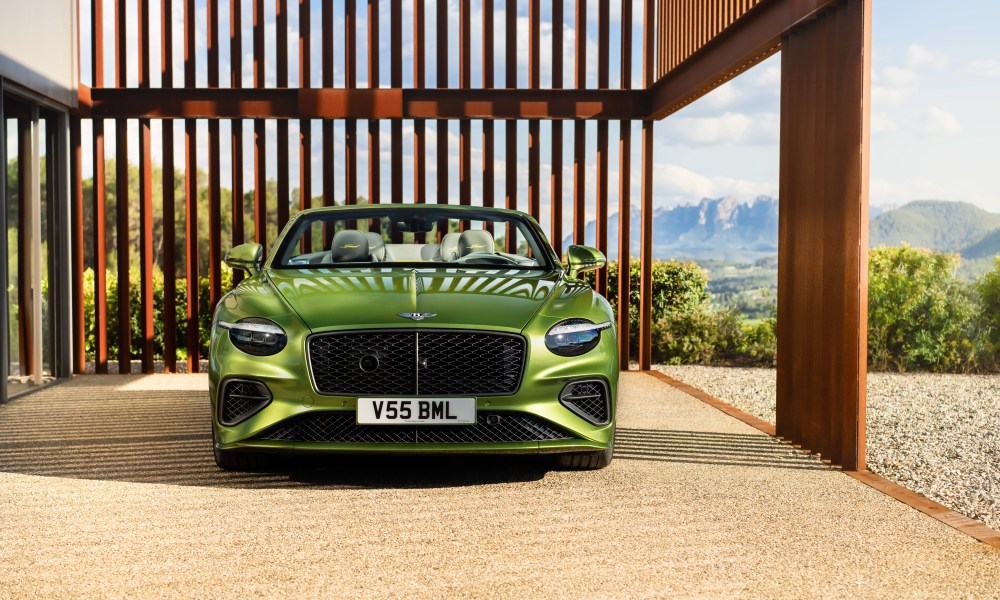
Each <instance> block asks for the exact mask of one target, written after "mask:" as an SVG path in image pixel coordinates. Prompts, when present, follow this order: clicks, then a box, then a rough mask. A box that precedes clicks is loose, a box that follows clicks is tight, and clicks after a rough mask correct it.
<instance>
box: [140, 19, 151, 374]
mask: <svg viewBox="0 0 1000 600" xmlns="http://www.w3.org/2000/svg"><path fill="white" fill-rule="evenodd" d="M137 17H138V21H139V44H138V46H139V55H138V59H139V61H138V62H139V87H149V0H139V12H138V15H137ZM139 154H140V159H139V290H140V294H139V298H140V308H141V310H140V315H141V317H140V329H141V332H142V372H143V373H152V372H153V358H154V357H153V335H154V332H153V329H154V323H155V322H154V320H153V159H152V134H151V132H150V124H149V119H140V120H139Z"/></svg>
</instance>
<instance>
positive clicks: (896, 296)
mask: <svg viewBox="0 0 1000 600" xmlns="http://www.w3.org/2000/svg"><path fill="white" fill-rule="evenodd" d="M958 263H959V257H958V255H955V254H945V253H941V252H933V251H930V250H922V249H917V248H911V247H910V246H907V245H903V246H900V247H882V248H875V249H873V250H872V251H871V252H870V254H869V277H868V291H869V296H868V361H869V363H870V364H871V366H872V367H873V368H874V369H877V370H888V369H891V370H898V371H910V370H931V371H968V370H973V369H975V368H977V366H978V365H977V356H978V354H979V353H978V351H977V341H976V339H975V338H976V331H975V328H974V317H975V315H976V308H977V307H976V299H975V297H974V295H973V293H972V291H973V290H972V289H971V288H970V286H968V285H966V284H963V283H962V282H961V281H960V280H959V279H958V278H957V277H956V275H955V271H956V269H957V268H958Z"/></svg>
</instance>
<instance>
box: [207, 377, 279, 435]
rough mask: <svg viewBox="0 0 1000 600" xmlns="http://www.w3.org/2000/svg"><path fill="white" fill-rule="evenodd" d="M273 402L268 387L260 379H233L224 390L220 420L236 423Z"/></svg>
mask: <svg viewBox="0 0 1000 600" xmlns="http://www.w3.org/2000/svg"><path fill="white" fill-rule="evenodd" d="M269 402H271V394H270V392H268V390H267V387H266V386H265V385H264V384H263V383H260V382H259V381H245V380H241V379H231V380H229V381H227V382H226V387H225V389H224V390H223V392H222V410H221V412H220V417H219V421H221V422H222V424H223V425H235V424H236V423H239V422H240V421H243V420H245V419H247V418H249V417H250V416H251V415H253V414H254V413H256V412H257V411H259V410H260V409H262V408H264V407H265V406H267V405H268V403H269Z"/></svg>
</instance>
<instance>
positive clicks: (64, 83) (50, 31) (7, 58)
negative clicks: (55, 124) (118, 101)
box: [0, 0, 77, 106]
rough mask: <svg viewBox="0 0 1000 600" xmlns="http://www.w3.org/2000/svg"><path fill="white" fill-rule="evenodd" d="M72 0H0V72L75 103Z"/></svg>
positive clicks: (45, 94)
mask: <svg viewBox="0 0 1000 600" xmlns="http://www.w3.org/2000/svg"><path fill="white" fill-rule="evenodd" d="M76 21H77V20H76V2H74V0H0V76H2V77H4V78H6V79H8V80H9V81H12V82H14V83H17V84H20V85H22V86H24V87H26V88H29V89H30V90H32V91H34V92H36V93H38V94H41V95H43V96H45V97H47V98H50V99H52V100H54V101H56V102H58V103H60V104H64V105H66V106H76V96H77V69H76V64H77V43H76V39H77V30H76Z"/></svg>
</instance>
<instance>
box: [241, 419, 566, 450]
mask: <svg viewBox="0 0 1000 600" xmlns="http://www.w3.org/2000/svg"><path fill="white" fill-rule="evenodd" d="M569 438H570V436H568V435H567V434H565V433H563V432H562V431H560V430H558V429H556V428H555V427H554V426H552V425H549V424H548V423H546V422H545V421H543V420H541V419H538V418H535V417H533V416H531V415H526V414H521V413H511V412H480V413H479V415H478V416H477V418H476V424H475V425H359V424H357V423H356V418H355V413H354V412H350V411H339V412H310V413H306V414H303V415H299V416H297V417H292V418H291V419H289V420H287V421H285V422H283V423H279V424H278V425H276V426H275V427H273V428H271V429H270V430H268V431H266V432H264V433H263V434H261V435H259V436H258V437H257V439H259V440H274V441H283V442H323V443H342V444H489V443H498V442H540V441H546V440H564V439H569Z"/></svg>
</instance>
